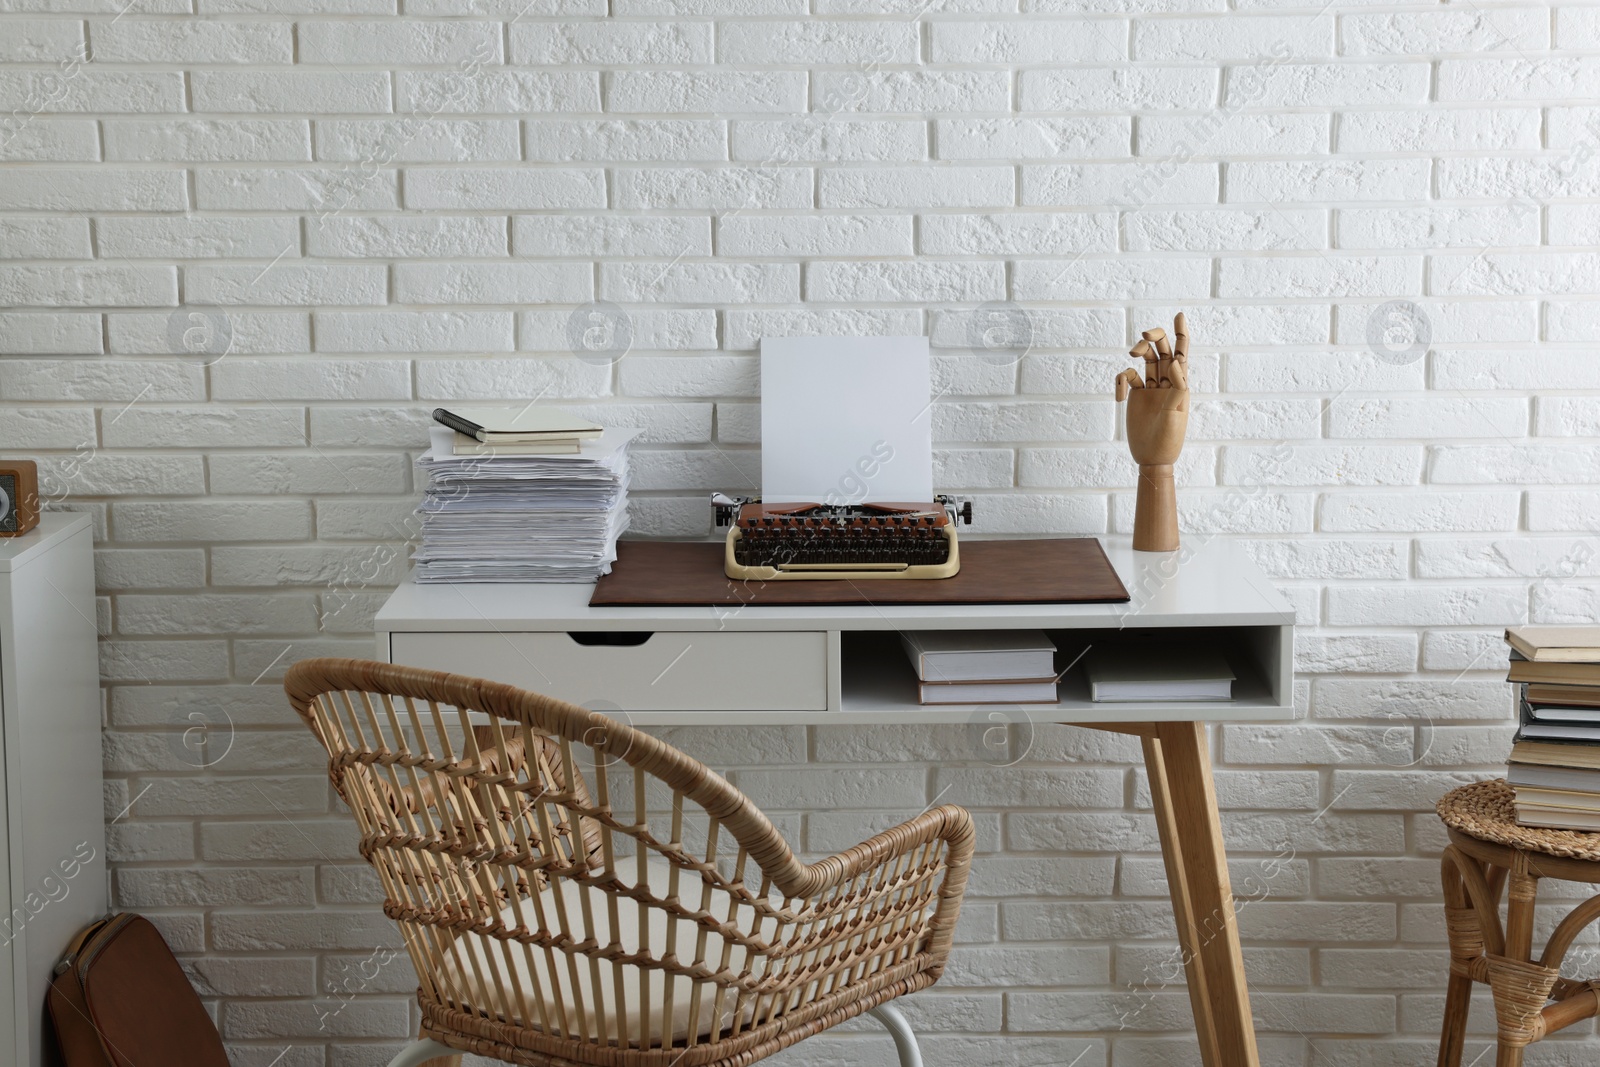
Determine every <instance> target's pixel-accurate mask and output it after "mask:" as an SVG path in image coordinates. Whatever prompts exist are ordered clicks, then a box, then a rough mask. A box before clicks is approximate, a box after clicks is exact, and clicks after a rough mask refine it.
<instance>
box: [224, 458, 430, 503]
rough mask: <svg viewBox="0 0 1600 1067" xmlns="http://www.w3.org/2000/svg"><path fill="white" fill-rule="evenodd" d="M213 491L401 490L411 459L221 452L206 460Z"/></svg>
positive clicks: (243, 493)
mask: <svg viewBox="0 0 1600 1067" xmlns="http://www.w3.org/2000/svg"><path fill="white" fill-rule="evenodd" d="M208 466H209V467H210V469H211V491H212V492H214V493H219V494H224V495H229V496H234V495H238V496H254V495H258V494H264V495H272V496H278V495H282V494H286V493H357V494H359V493H402V492H405V490H406V489H407V488H409V484H408V475H409V473H410V464H409V463H407V461H406V457H405V456H404V455H399V454H395V453H386V454H383V455H367V454H362V453H351V452H339V453H320V454H319V453H310V454H304V455H281V454H260V455H251V454H247V453H239V452H219V453H217V454H216V455H213V456H211V457H210V459H209V460H208Z"/></svg>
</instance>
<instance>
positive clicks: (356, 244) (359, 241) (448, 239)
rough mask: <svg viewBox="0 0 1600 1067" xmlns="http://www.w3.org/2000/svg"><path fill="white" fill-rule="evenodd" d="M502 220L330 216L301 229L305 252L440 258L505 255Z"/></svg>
mask: <svg viewBox="0 0 1600 1067" xmlns="http://www.w3.org/2000/svg"><path fill="white" fill-rule="evenodd" d="M506 231H507V226H506V220H505V219H504V218H503V217H499V216H493V215H488V216H485V215H428V216H399V217H391V218H383V217H365V216H362V217H351V216H330V217H328V218H326V219H322V220H320V221H319V222H317V223H315V224H313V225H311V226H308V227H306V252H307V253H308V254H310V255H313V256H328V257H333V258H352V259H388V258H395V259H413V258H415V259H445V258H451V257H455V256H471V257H496V256H504V255H506V254H507V250H508V249H507V240H506Z"/></svg>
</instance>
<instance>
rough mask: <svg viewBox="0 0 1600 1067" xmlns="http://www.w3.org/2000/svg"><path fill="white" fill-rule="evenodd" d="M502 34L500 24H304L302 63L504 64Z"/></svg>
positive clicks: (300, 33)
mask: <svg viewBox="0 0 1600 1067" xmlns="http://www.w3.org/2000/svg"><path fill="white" fill-rule="evenodd" d="M500 36H501V32H500V24H499V23H498V22H416V21H411V22H399V21H387V20H386V21H381V22H366V21H363V22H343V21H341V22H302V23H301V24H300V27H299V42H300V55H299V62H301V63H306V64H329V65H332V66H344V65H347V64H356V63H362V64H367V63H370V64H394V65H397V66H408V67H410V66H441V67H442V66H447V65H448V66H459V65H460V64H463V63H467V62H473V63H479V64H482V63H499V62H501V60H502V55H501V51H500ZM324 110H357V109H336V108H325V109H324Z"/></svg>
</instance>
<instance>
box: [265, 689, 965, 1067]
mask: <svg viewBox="0 0 1600 1067" xmlns="http://www.w3.org/2000/svg"><path fill="white" fill-rule="evenodd" d="M284 688H285V689H286V690H287V692H288V694H289V699H290V702H291V703H292V704H293V705H294V709H295V710H296V711H297V712H298V713H299V714H300V716H301V718H303V719H304V720H305V721H306V723H307V724H308V725H309V726H310V727H311V729H312V731H313V732H314V733H315V734H316V736H317V738H318V740H319V741H321V742H322V744H323V747H325V748H326V749H327V750H328V770H329V774H330V776H331V777H332V779H333V784H334V786H335V787H336V788H337V789H338V791H339V795H340V796H342V797H343V798H344V800H345V802H346V803H347V804H348V805H349V807H350V810H351V812H352V813H353V814H354V815H355V818H356V823H357V825H358V826H359V828H360V833H361V838H360V845H359V848H360V851H361V855H362V856H363V857H365V858H366V860H367V861H368V862H369V863H371V864H372V866H373V867H374V868H375V869H376V870H377V872H378V877H379V879H380V880H381V882H382V885H383V891H384V896H385V900H384V905H383V908H384V913H385V914H387V915H388V916H389V917H390V918H392V919H394V920H395V921H396V922H397V923H398V924H399V926H400V931H401V934H402V935H403V937H404V939H405V944H406V948H407V949H408V950H409V952H410V955H411V960H412V963H413V964H414V965H415V967H416V971H417V978H418V982H419V988H418V990H417V999H418V1001H419V1003H420V1004H421V1006H422V1025H421V1036H420V1038H419V1039H418V1041H417V1042H416V1043H414V1044H413V1045H411V1046H409V1047H408V1048H406V1049H405V1050H404V1051H403V1052H401V1053H400V1055H399V1056H398V1057H396V1058H395V1059H394V1060H393V1061H392V1062H391V1067H413V1065H416V1064H420V1063H423V1062H425V1061H428V1060H432V1059H436V1058H444V1059H445V1060H446V1061H447V1062H448V1061H449V1060H450V1059H451V1058H455V1059H456V1060H457V1061H459V1057H460V1055H461V1054H462V1053H465V1052H471V1053H474V1054H476V1055H480V1056H488V1057H491V1058H494V1059H499V1060H503V1061H505V1062H507V1063H516V1064H528V1065H535V1067H573V1065H584V1067H674V1065H675V1067H742V1065H744V1064H748V1063H752V1062H754V1061H755V1060H759V1059H761V1058H763V1057H765V1056H769V1055H771V1054H772V1053H774V1052H777V1051H778V1050H779V1049H782V1048H785V1047H787V1046H789V1045H792V1044H794V1043H795V1042H797V1041H800V1040H803V1039H804V1038H807V1037H809V1036H811V1035H813V1034H817V1033H820V1032H822V1031H823V1030H826V1029H828V1028H830V1027H832V1026H835V1025H837V1024H839V1023H841V1022H844V1021H845V1020H846V1019H850V1018H852V1017H854V1016H856V1015H860V1014H862V1013H863V1012H872V1013H873V1014H874V1015H875V1016H877V1017H878V1018H879V1020H880V1021H881V1022H883V1023H884V1024H885V1025H886V1026H888V1027H889V1030H890V1033H891V1034H892V1035H893V1036H894V1039H895V1045H896V1048H897V1049H898V1050H899V1053H900V1058H901V1062H902V1063H903V1064H905V1065H906V1067H914V1065H919V1064H920V1059H919V1057H918V1053H917V1046H916V1039H915V1037H914V1035H913V1034H912V1033H911V1029H910V1027H909V1026H908V1025H907V1024H906V1021H905V1019H904V1017H903V1016H902V1015H901V1014H900V1013H899V1012H898V1011H897V1010H895V1008H894V1007H893V1006H892V1005H891V1004H890V1003H889V1002H890V1001H892V1000H893V999H894V998H896V997H899V996H902V995H904V994H906V993H911V992H915V991H916V990H918V989H922V988H924V987H926V986H929V985H932V984H933V983H934V982H935V981H936V980H937V979H938V978H939V975H940V974H941V973H942V972H943V970H944V965H945V960H946V958H947V957H948V955H949V952H950V943H951V938H952V934H953V930H954V927H955V923H956V917H957V914H958V913H959V911H960V908H961V897H962V893H963V891H964V890H965V888H966V882H967V873H968V869H969V867H970V865H971V861H972V846H973V832H972V820H971V817H970V816H969V815H968V814H967V812H966V811H965V810H963V809H961V808H958V807H954V806H951V805H944V806H941V807H937V808H933V809H931V810H929V811H926V812H924V813H923V814H921V815H919V816H918V817H916V818H915V819H912V820H910V821H909V822H906V823H903V824H901V825H900V826H897V827H895V828H894V829H892V830H887V831H885V832H883V833H881V834H878V835H877V836H875V837H873V838H871V839H869V840H867V841H864V842H862V843H861V844H859V845H856V846H855V847H854V848H851V849H848V850H846V851H844V852H842V853H840V854H839V855H837V856H831V857H829V858H827V859H824V860H820V861H818V862H816V863H813V864H809V865H808V864H805V863H801V862H800V861H799V860H798V859H796V858H795V856H794V853H793V852H792V851H790V849H789V846H788V845H787V844H785V842H784V840H783V838H782V837H780V836H779V835H778V833H777V831H776V830H774V829H773V827H772V824H771V823H770V822H768V821H767V819H766V817H765V816H763V815H762V814H761V812H760V811H758V810H757V809H756V808H755V806H754V805H753V804H751V802H750V801H749V800H748V799H746V798H745V796H744V795H743V794H742V793H740V792H739V791H738V790H737V789H735V788H734V787H733V786H732V785H730V784H728V782H727V781H725V780H724V779H723V778H721V777H720V776H719V775H717V774H715V773H714V772H712V771H711V770H709V769H708V768H706V767H705V766H703V765H701V764H700V763H698V762H696V761H695V760H693V759H691V758H690V757H688V756H686V755H684V754H683V753H682V752H679V751H678V750H677V749H675V748H673V747H671V746H670V745H667V744H664V743H662V742H661V741H658V740H656V739H655V738H653V737H650V736H649V735H647V734H644V733H640V732H639V731H637V730H634V729H632V728H630V727H628V726H626V725H623V724H621V723H618V722H615V721H613V720H611V719H608V718H606V717H605V716H603V715H600V714H598V713H596V712H592V711H589V710H587V709H585V708H580V707H577V706H575V705H572V704H568V703H565V702H564V701H560V700H555V699H552V698H550V697H545V696H540V695H538V694H537V693H530V692H526V691H524V690H521V689H517V688H514V687H512V686H509V685H501V684H498V683H494V682H487V681H483V680H480V679H475V678H466V677H461V676H459V675H453V674H443V673H439V672H435V671H422V670H416V669H412V668H407V667H396V666H392V665H389V664H383V663H370V662H364V661H361V660H342V659H314V660H306V661H303V662H301V663H297V664H295V666H294V667H293V668H291V669H290V671H289V674H288V677H287V678H286V679H285V682H284Z"/></svg>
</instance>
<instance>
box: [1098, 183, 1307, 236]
mask: <svg viewBox="0 0 1600 1067" xmlns="http://www.w3.org/2000/svg"><path fill="white" fill-rule="evenodd" d="M1171 191H1172V190H1171V187H1170V186H1167V185H1162V186H1160V188H1159V195H1158V199H1161V200H1164V201H1165V200H1176V199H1179V197H1176V196H1172V195H1170V193H1171ZM1141 202H1143V201H1141ZM1122 226H1123V234H1124V240H1125V241H1126V242H1127V248H1128V250H1129V251H1130V252H1210V251H1217V252H1231V251H1264V250H1269V249H1291V250H1304V249H1318V248H1326V247H1328V223H1327V213H1326V212H1324V211H1322V210H1319V209H1315V208H1278V207H1274V208H1270V209H1267V210H1262V211H1252V210H1224V211H1194V210H1185V211H1130V212H1127V213H1126V214H1125V215H1123V217H1122Z"/></svg>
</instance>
